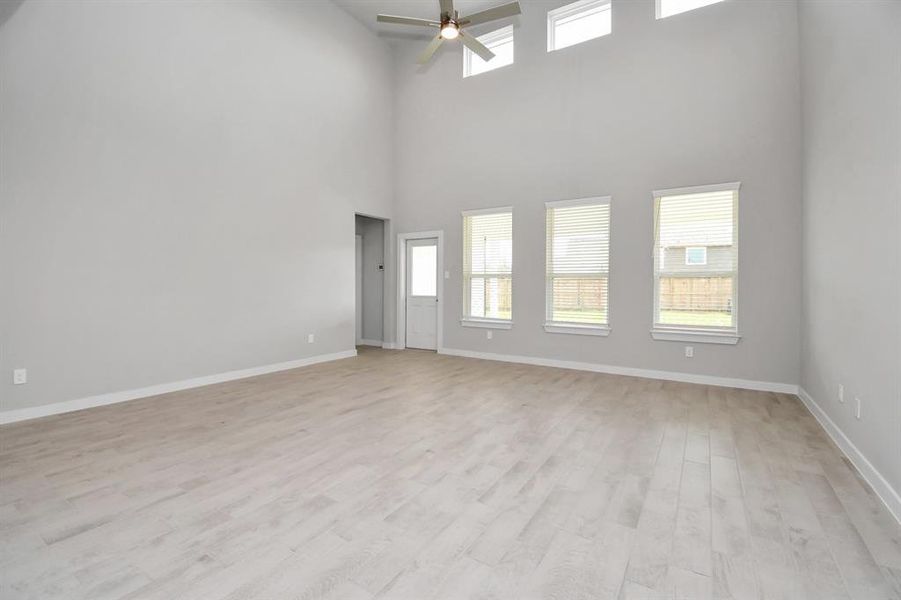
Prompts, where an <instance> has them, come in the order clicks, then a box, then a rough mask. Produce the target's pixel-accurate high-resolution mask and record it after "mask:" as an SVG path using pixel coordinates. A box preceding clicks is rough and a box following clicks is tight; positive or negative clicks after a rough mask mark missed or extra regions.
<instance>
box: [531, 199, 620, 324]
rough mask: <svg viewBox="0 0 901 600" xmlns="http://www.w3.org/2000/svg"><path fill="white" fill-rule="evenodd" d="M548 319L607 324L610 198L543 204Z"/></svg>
mask: <svg viewBox="0 0 901 600" xmlns="http://www.w3.org/2000/svg"><path fill="white" fill-rule="evenodd" d="M546 206H547V323H546V325H545V328H546V329H547V328H548V326H550V325H576V326H583V327H585V326H595V327H606V326H607V325H608V322H609V321H608V310H607V307H608V296H609V294H608V292H609V271H610V198H587V199H582V200H564V201H561V202H548V203H547V205H546Z"/></svg>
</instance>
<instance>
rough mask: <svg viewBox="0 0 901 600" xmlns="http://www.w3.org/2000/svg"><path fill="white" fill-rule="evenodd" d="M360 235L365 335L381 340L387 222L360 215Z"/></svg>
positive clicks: (372, 339) (364, 336) (374, 339)
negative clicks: (361, 243) (382, 267)
mask: <svg viewBox="0 0 901 600" xmlns="http://www.w3.org/2000/svg"><path fill="white" fill-rule="evenodd" d="M356 223H357V235H359V236H362V238H363V294H362V296H363V339H365V340H369V341H379V342H380V341H382V316H383V314H384V293H385V281H384V280H385V272H384V271H380V270H379V265H384V264H385V223H384V221H380V220H379V219H372V218H369V217H364V216H362V215H357V218H356Z"/></svg>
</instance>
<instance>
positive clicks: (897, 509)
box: [798, 388, 901, 523]
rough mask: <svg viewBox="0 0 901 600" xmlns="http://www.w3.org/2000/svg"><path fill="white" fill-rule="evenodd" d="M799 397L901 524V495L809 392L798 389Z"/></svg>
mask: <svg viewBox="0 0 901 600" xmlns="http://www.w3.org/2000/svg"><path fill="white" fill-rule="evenodd" d="M798 397H799V398H800V399H801V402H803V403H804V405H805V406H806V407H807V410H809V411H810V414H812V415H813V416H814V418H815V419H816V420H817V421H819V423H820V425H821V426H822V427H823V429H825V430H826V433H827V434H829V437H830V438H832V441H833V442H835V445H836V446H838V447H839V449H840V450H841V451H842V452H843V453H844V455H845V456H847V457H848V460H849V461H851V464H852V465H854V467H855V468H856V469H857V471H858V472H859V473H860V475H861V477H863V478H864V480H865V481H866V482H867V483H868V484H870V487H871V488H873V491H874V492H876V495H877V496H879V499H880V500H882V502H883V504H885V506H886V508H888V510H889V512H890V513H892V516H894V517H895V520H897V521H898V523H901V495H899V494H898V491H897V490H896V489H895V488H893V487H892V486H891V484H890V483H889V482H888V481H887V480H886V478H885V477H883V476H882V473H880V472H879V471H877V470H876V467H874V466H873V464H872V463H871V462H870V461H869V460H867V457H866V456H864V455H863V453H862V452H861V451H860V450H859V449H858V448H857V446H855V445H854V442H852V441H851V440H850V439H849V438H848V436H846V435H845V433H844V432H843V431H842V430H841V429H839V427H838V425H836V424H835V421H833V420H832V419H830V418H829V415H827V414H826V411H824V410H823V409H822V408H820V405H819V404H817V403H816V400H814V399H813V397H812V396H811V395H810V394H808V393H807V390H805V389H804V388H798Z"/></svg>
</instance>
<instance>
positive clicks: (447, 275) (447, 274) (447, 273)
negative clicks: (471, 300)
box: [444, 271, 450, 279]
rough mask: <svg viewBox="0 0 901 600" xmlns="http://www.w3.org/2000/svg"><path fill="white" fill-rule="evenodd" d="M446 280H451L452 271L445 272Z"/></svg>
mask: <svg viewBox="0 0 901 600" xmlns="http://www.w3.org/2000/svg"><path fill="white" fill-rule="evenodd" d="M444 278H445V279H450V271H445V272H444Z"/></svg>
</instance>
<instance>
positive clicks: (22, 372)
mask: <svg viewBox="0 0 901 600" xmlns="http://www.w3.org/2000/svg"><path fill="white" fill-rule="evenodd" d="M23 383H28V370H27V369H15V370H13V385H22V384H23Z"/></svg>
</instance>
